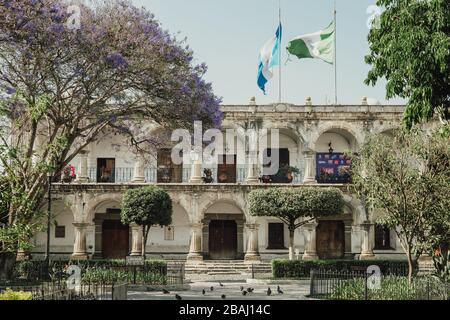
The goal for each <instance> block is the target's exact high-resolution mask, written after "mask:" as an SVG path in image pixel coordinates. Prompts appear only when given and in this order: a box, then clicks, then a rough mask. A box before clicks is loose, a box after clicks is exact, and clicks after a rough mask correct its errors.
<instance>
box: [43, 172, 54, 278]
mask: <svg viewBox="0 0 450 320" xmlns="http://www.w3.org/2000/svg"><path fill="white" fill-rule="evenodd" d="M52 178H53V174H52V173H51V172H48V173H47V179H48V194H47V200H48V206H47V246H46V251H45V265H46V267H47V271H48V270H49V265H50V225H51V218H52V217H51V212H52Z"/></svg>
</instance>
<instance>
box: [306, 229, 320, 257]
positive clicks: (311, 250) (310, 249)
mask: <svg viewBox="0 0 450 320" xmlns="http://www.w3.org/2000/svg"><path fill="white" fill-rule="evenodd" d="M318 225H319V224H318V223H317V222H311V223H307V224H305V225H304V226H303V229H304V230H305V231H306V235H305V253H304V254H303V257H302V259H303V260H317V259H319V257H318V256H317V250H316V228H317V226H318Z"/></svg>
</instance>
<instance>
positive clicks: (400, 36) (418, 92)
mask: <svg viewBox="0 0 450 320" xmlns="http://www.w3.org/2000/svg"><path fill="white" fill-rule="evenodd" d="M377 5H378V6H380V7H382V8H383V9H384V11H383V12H382V14H381V16H380V19H379V24H378V23H377V24H378V25H377V26H374V27H373V28H372V29H371V30H370V33H369V37H368V40H369V45H370V50H371V53H370V54H369V55H368V56H366V62H367V63H368V64H370V65H372V70H370V72H369V74H368V77H367V79H366V84H372V85H375V84H376V83H377V80H378V79H380V78H386V79H387V85H386V95H387V98H388V99H390V98H393V97H396V96H398V97H401V98H405V99H407V100H408V102H407V105H406V111H405V115H404V124H405V125H406V127H407V128H411V127H412V125H413V124H415V123H419V122H421V121H422V120H424V121H428V120H430V119H432V118H433V117H434V116H435V115H438V116H439V117H440V119H441V121H442V122H443V123H444V124H446V130H448V129H449V125H448V124H449V119H450V111H449V106H450V77H449V74H450V18H449V17H450V1H448V0H428V1H423V0H378V1H377ZM444 128H445V127H444ZM444 128H443V129H444Z"/></svg>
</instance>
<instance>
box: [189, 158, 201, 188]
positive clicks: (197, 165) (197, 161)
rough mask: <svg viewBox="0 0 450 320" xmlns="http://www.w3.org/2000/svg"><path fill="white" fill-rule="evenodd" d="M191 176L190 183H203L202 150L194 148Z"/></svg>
mask: <svg viewBox="0 0 450 320" xmlns="http://www.w3.org/2000/svg"><path fill="white" fill-rule="evenodd" d="M191 162H192V165H191V177H190V179H189V183H194V184H200V183H203V179H202V161H201V150H193V151H192V152H191Z"/></svg>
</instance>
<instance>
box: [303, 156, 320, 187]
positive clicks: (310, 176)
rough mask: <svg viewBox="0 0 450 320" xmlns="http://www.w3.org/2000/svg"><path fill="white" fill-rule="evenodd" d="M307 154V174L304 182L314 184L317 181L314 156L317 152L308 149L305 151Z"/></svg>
mask: <svg viewBox="0 0 450 320" xmlns="http://www.w3.org/2000/svg"><path fill="white" fill-rule="evenodd" d="M304 156H305V176H304V178H303V183H304V184H314V183H317V181H316V173H315V170H314V160H315V159H314V156H315V152H314V151H312V150H308V151H305V152H304Z"/></svg>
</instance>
